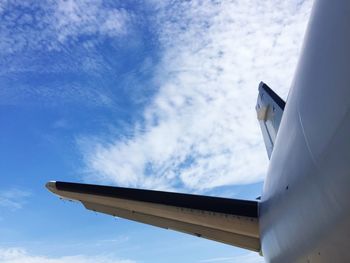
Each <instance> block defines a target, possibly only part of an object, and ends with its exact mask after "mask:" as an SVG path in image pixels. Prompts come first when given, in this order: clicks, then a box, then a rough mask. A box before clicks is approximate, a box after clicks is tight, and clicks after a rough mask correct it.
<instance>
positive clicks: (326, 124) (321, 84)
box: [46, 0, 350, 263]
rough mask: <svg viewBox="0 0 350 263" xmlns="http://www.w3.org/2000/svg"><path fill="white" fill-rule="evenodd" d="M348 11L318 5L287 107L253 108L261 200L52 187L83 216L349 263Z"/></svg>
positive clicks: (261, 98) (269, 99) (270, 102)
mask: <svg viewBox="0 0 350 263" xmlns="http://www.w3.org/2000/svg"><path fill="white" fill-rule="evenodd" d="M349 25H350V1H348V0H336V1H329V0H316V1H315V2H314V5H313V8H312V12H311V16H310V20H309V24H308V29H307V31H306V34H305V38H304V43H303V48H302V52H301V56H300V60H299V63H298V65H297V69H296V73H295V76H294V80H293V82H292V84H291V88H290V92H289V94H288V97H287V100H286V102H285V101H283V100H282V99H281V98H280V97H279V96H278V95H277V94H276V93H275V92H273V91H272V89H271V88H269V87H268V86H267V85H266V84H265V83H260V85H259V95H258V100H257V105H256V111H257V117H258V121H259V124H260V127H261V130H262V134H263V138H264V142H265V145H266V150H267V153H268V157H269V167H268V171H267V175H266V179H265V182H264V187H263V191H262V195H261V199H260V200H237V199H228V198H219V197H209V196H200V195H191V194H182V193H170V192H162V191H152V190H142V189H130V188H121V187H111V186H99V185H89V184H78V183H68V182H55V181H51V182H48V183H47V185H46V186H47V188H48V189H49V190H50V191H52V192H53V193H55V194H57V195H59V196H60V197H63V198H67V199H71V200H76V201H79V202H81V203H82V204H83V205H84V206H85V207H86V208H87V209H89V210H94V211H97V212H101V213H105V214H110V215H113V216H118V217H122V218H126V219H130V220H134V221H138V222H142V223H146V224H151V225H154V226H158V227H163V228H166V229H172V230H176V231H180V232H184V233H189V234H193V235H196V236H199V237H203V238H207V239H211V240H215V241H218V242H222V243H226V244H230V245H233V246H238V247H241V248H245V249H248V250H251V251H256V252H259V253H260V254H261V255H262V256H263V257H264V260H265V261H266V262H272V263H279V262H310V263H311V262H312V263H314V262H350V190H349V187H350V27H349Z"/></svg>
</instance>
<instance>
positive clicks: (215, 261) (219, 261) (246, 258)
mask: <svg viewBox="0 0 350 263" xmlns="http://www.w3.org/2000/svg"><path fill="white" fill-rule="evenodd" d="M200 262H201V263H229V262H244V263H264V262H265V260H264V258H263V257H262V256H259V255H258V253H254V252H249V253H245V254H242V255H238V256H233V257H220V258H210V259H205V260H201V261H200Z"/></svg>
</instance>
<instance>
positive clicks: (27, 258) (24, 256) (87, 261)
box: [0, 248, 134, 263]
mask: <svg viewBox="0 0 350 263" xmlns="http://www.w3.org/2000/svg"><path fill="white" fill-rule="evenodd" d="M0 262H1V263H23V262H26V263H95V262H99V263H133V262H134V261H131V260H120V259H113V257H111V256H107V255H106V256H105V255H101V256H84V255H75V256H64V257H47V256H38V255H31V254H29V253H28V252H27V251H26V250H25V249H23V248H0Z"/></svg>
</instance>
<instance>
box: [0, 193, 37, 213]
mask: <svg viewBox="0 0 350 263" xmlns="http://www.w3.org/2000/svg"><path fill="white" fill-rule="evenodd" d="M30 195H31V194H30V193H29V192H27V191H22V190H19V189H11V190H5V191H0V208H1V207H2V208H4V209H10V210H12V211H14V210H18V209H21V208H22V207H23V205H24V204H25V203H26V199H27V198H28V197H29V196H30Z"/></svg>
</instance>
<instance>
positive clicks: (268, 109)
mask: <svg viewBox="0 0 350 263" xmlns="http://www.w3.org/2000/svg"><path fill="white" fill-rule="evenodd" d="M285 105H286V103H285V101H284V100H283V99H281V98H280V97H279V96H278V95H277V94H276V93H275V92H274V91H273V90H272V89H271V88H270V87H269V86H267V85H266V84H265V83H264V82H260V84H259V96H258V100H257V103H256V107H255V109H256V112H257V117H258V120H259V123H260V128H261V132H262V134H263V137H264V142H265V146H266V151H267V155H268V157H269V159H270V157H271V154H272V151H273V146H274V144H275V140H276V136H277V132H278V128H279V126H280V123H281V119H282V115H283V111H284V107H285Z"/></svg>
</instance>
